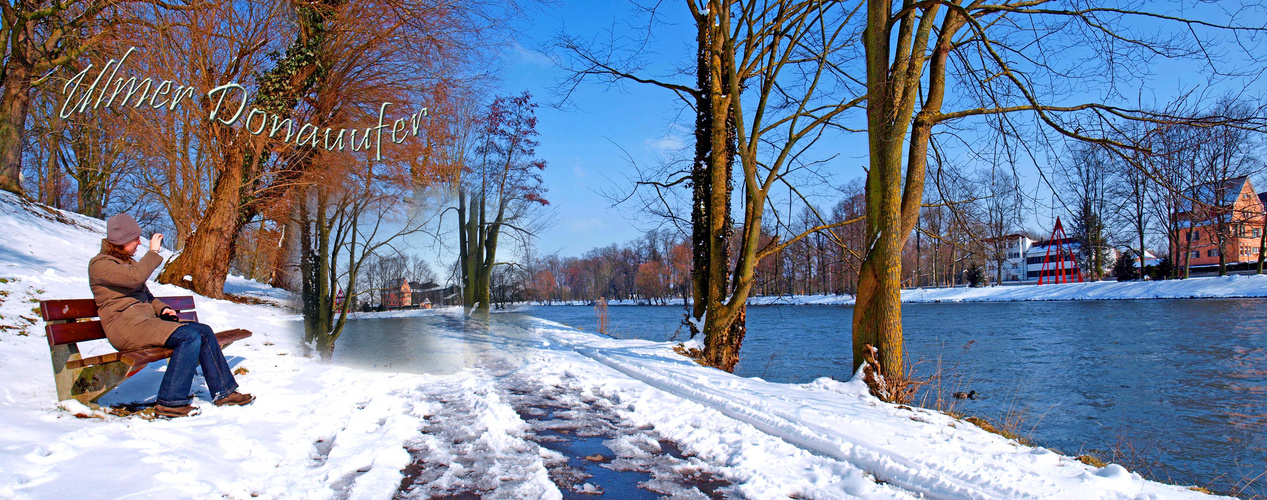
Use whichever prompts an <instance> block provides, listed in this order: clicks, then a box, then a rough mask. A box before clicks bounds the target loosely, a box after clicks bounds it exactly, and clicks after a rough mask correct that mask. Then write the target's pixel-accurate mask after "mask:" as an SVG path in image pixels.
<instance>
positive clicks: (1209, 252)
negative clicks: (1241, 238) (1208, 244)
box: [1205, 249, 1218, 257]
mask: <svg viewBox="0 0 1267 500" xmlns="http://www.w3.org/2000/svg"><path fill="white" fill-rule="evenodd" d="M1215 255H1218V250H1214V249H1210V250H1206V251H1205V256H1206V257H1214V256H1215Z"/></svg>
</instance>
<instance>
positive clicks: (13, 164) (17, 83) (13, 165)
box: [0, 33, 34, 195]
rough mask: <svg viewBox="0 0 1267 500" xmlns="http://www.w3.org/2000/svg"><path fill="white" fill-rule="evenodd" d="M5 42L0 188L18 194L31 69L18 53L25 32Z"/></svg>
mask: <svg viewBox="0 0 1267 500" xmlns="http://www.w3.org/2000/svg"><path fill="white" fill-rule="evenodd" d="M16 38H17V40H16V41H10V42H9V48H10V50H12V51H13V52H12V53H11V54H10V55H9V60H8V64H7V65H6V66H7V68H6V69H5V72H4V90H3V93H0V189H3V190H5V191H9V192H11V193H16V194H19V195H22V194H23V192H22V183H21V182H20V181H19V179H20V177H19V176H20V175H21V173H22V141H23V135H24V134H25V133H26V115H27V111H28V109H29V108H30V105H31V78H32V76H33V75H34V68H33V67H32V66H31V64H30V63H29V62H27V61H26V57H24V54H21V52H20V51H22V50H23V49H24V46H25V44H26V38H27V35H26V33H21V34H19V35H18V36H17V37H16Z"/></svg>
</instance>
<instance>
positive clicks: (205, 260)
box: [158, 168, 242, 298]
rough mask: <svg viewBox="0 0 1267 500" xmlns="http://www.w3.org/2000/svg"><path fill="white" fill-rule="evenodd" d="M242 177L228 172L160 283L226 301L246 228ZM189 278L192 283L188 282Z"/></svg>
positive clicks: (224, 173) (159, 278) (221, 176)
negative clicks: (231, 265)
mask: <svg viewBox="0 0 1267 500" xmlns="http://www.w3.org/2000/svg"><path fill="white" fill-rule="evenodd" d="M241 187H242V177H241V176H240V175H239V174H238V172H237V170H236V169H233V168H230V169H226V170H225V171H224V172H222V173H221V174H220V177H219V179H217V180H216V184H215V187H214V188H213V189H212V194H211V205H210V206H208V207H207V212H206V213H205V214H203V216H202V219H200V220H199V222H198V226H197V227H198V229H197V230H196V231H194V233H193V234H192V235H190V236H189V240H188V241H186V242H185V248H184V250H183V251H182V252H181V253H180V255H178V256H176V258H175V259H173V260H172V261H171V262H169V263H168V264H167V267H165V268H163V271H162V272H160V273H159V275H158V281H159V283H167V284H171V285H176V286H180V287H184V288H188V289H190V290H193V291H194V292H197V293H199V294H201V295H205V296H207V297H212V298H222V297H224V281H225V278H226V277H227V276H228V274H229V263H230V262H232V261H233V256H234V253H236V251H237V246H236V245H235V244H234V242H235V241H236V239H237V234H238V231H239V230H240V229H241V228H242V224H241V219H240V218H239V208H240V207H239V202H240V200H241V194H242V190H241ZM187 278H188V279H187Z"/></svg>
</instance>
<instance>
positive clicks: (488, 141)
mask: <svg viewBox="0 0 1267 500" xmlns="http://www.w3.org/2000/svg"><path fill="white" fill-rule="evenodd" d="M536 106H537V105H536V104H534V103H533V102H532V96H531V95H529V94H528V93H527V92H524V93H523V94H521V95H518V96H509V97H498V98H496V99H494V100H493V102H492V103H491V104H490V105H489V107H488V111H487V113H486V114H485V115H484V116H483V117H482V119H481V120H479V121H477V122H474V123H473V125H476V126H478V127H480V133H479V135H478V136H477V139H476V142H475V145H474V149H473V151H471V157H470V158H469V159H467V160H466V164H465V167H464V168H463V172H462V178H461V179H460V181H459V182H458V186H457V191H458V209H457V212H458V238H459V243H458V248H459V253H458V255H459V259H460V265H461V270H462V295H463V297H462V304H463V306H465V307H466V309H467V310H468V311H469V310H471V309H480V310H482V311H484V312H487V311H488V308H489V306H490V305H491V303H492V302H491V297H490V294H491V292H492V287H493V284H492V282H491V277H492V275H493V268H494V267H496V266H498V265H505V263H503V262H498V260H497V250H498V241H499V238H500V237H501V235H502V231H503V230H507V231H513V232H517V233H520V234H522V235H525V236H531V235H532V234H533V233H534V232H535V231H534V229H535V228H534V227H533V226H532V222H533V221H532V218H533V209H534V208H536V207H541V206H545V205H547V204H548V202H547V201H546V199H545V198H544V194H545V188H544V186H543V185H542V179H541V174H540V172H541V171H542V170H544V169H545V167H546V163H545V161H544V160H541V159H538V158H537V157H536V148H537V140H536V138H535V137H536V136H537V118H536V112H535V111H534V109H535V108H536Z"/></svg>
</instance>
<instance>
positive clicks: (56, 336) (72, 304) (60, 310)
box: [40, 295, 198, 347]
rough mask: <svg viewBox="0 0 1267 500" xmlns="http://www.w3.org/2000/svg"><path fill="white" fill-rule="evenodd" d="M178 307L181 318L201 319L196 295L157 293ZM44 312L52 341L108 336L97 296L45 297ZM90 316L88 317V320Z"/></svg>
mask: <svg viewBox="0 0 1267 500" xmlns="http://www.w3.org/2000/svg"><path fill="white" fill-rule="evenodd" d="M155 298H157V299H158V300H161V301H163V303H164V304H167V305H168V306H171V308H172V309H175V310H177V311H179V312H177V315H178V316H180V319H181V320H185V321H198V313H197V312H195V311H194V298H193V296H192V295H185V296H181V297H155ZM40 316H42V317H43V318H44V321H45V322H46V323H48V325H47V326H45V327H44V330H45V332H47V333H48V345H49V346H50V347H51V346H55V345H61V344H72V343H75V342H84V341H88V340H97V339H104V338H106V332H105V331H104V330H102V329H101V321H100V320H97V319H96V318H97V317H98V316H97V302H96V301H94V300H93V299H69V300H45V301H41V302H40ZM84 320H87V321H84Z"/></svg>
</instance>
